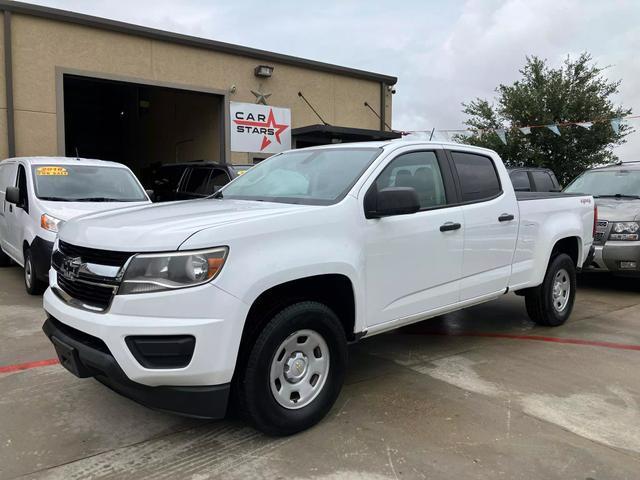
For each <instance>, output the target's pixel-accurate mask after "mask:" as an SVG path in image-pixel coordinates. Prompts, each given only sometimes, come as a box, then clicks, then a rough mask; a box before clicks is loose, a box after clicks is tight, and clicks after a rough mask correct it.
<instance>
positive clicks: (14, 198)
mask: <svg viewBox="0 0 640 480" xmlns="http://www.w3.org/2000/svg"><path fill="white" fill-rule="evenodd" d="M4 198H5V200H6V201H7V202H9V203H13V204H14V205H16V206H17V207H19V206H20V205H19V203H20V189H19V188H18V187H7V191H6V193H5V197H4Z"/></svg>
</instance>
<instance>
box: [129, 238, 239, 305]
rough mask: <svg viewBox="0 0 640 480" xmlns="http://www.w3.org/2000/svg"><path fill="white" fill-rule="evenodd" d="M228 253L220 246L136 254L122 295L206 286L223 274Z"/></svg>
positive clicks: (130, 265)
mask: <svg viewBox="0 0 640 480" xmlns="http://www.w3.org/2000/svg"><path fill="white" fill-rule="evenodd" d="M228 252H229V249H228V248H227V247H218V248H213V249H210V250H197V251H186V252H175V253H151V254H140V255H136V256H135V257H133V258H132V259H131V261H130V262H129V265H128V266H127V269H126V270H125V272H124V277H123V279H122V285H121V287H120V289H119V290H118V294H122V295H126V294H131V293H150V292H161V291H164V290H175V289H178V288H186V287H195V286H196V285H202V284H203V283H206V282H209V281H211V280H213V279H214V278H215V277H216V276H217V275H218V273H220V270H222V266H223V265H224V262H225V260H226V258H227V253H228Z"/></svg>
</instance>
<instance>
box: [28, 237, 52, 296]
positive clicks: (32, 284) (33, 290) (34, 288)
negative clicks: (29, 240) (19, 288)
mask: <svg viewBox="0 0 640 480" xmlns="http://www.w3.org/2000/svg"><path fill="white" fill-rule="evenodd" d="M24 288H25V289H26V290H27V293H28V294H29V295H41V294H42V292H44V291H45V289H46V288H47V285H46V284H45V283H44V282H43V281H42V280H40V279H39V278H38V276H37V273H36V266H35V265H34V264H33V257H32V255H31V250H29V249H28V248H27V249H26V250H25V251H24Z"/></svg>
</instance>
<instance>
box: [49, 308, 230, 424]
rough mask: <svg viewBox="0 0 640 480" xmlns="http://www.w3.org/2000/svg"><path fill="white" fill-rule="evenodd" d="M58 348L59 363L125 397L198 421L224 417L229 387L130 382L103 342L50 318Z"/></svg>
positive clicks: (52, 335)
mask: <svg viewBox="0 0 640 480" xmlns="http://www.w3.org/2000/svg"><path fill="white" fill-rule="evenodd" d="M42 329H43V331H44V333H45V334H46V335H47V337H49V339H50V340H51V342H52V343H53V344H54V346H55V348H56V352H57V353H58V358H59V359H60V363H61V364H62V365H63V366H64V367H65V368H67V369H68V370H69V371H71V372H72V373H73V374H74V375H76V376H78V377H80V378H85V377H95V378H96V379H97V380H98V381H100V382H101V383H103V384H105V385H106V386H108V387H110V388H111V389H112V390H114V391H116V392H118V393H119V394H121V395H124V396H125V397H128V398H131V399H132V400H135V401H136V402H138V403H140V404H142V405H145V406H148V407H151V408H155V409H158V410H163V411H167V412H172V413H178V414H181V415H187V416H190V417H198V418H222V417H224V415H225V413H226V411H227V401H228V398H229V391H230V385H229V384H228V383H227V384H223V385H211V386H177V387H175V386H174V387H172V386H156V387H150V386H147V385H142V384H140V383H136V382H133V381H131V380H130V379H129V378H128V377H127V375H125V373H124V372H123V371H122V369H121V368H120V366H119V365H118V362H116V360H115V358H114V357H113V355H111V352H110V351H109V349H108V347H107V346H106V344H105V343H104V342H102V341H101V340H100V339H98V338H96V337H93V336H91V335H88V334H86V333H84V332H80V331H79V330H76V329H74V328H71V327H69V326H66V325H64V324H63V323H61V322H59V321H58V320H56V319H55V318H53V317H49V318H48V319H47V320H46V322H45V323H44V325H43V327H42Z"/></svg>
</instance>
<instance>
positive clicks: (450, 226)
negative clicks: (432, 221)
mask: <svg viewBox="0 0 640 480" xmlns="http://www.w3.org/2000/svg"><path fill="white" fill-rule="evenodd" d="M460 228H462V225H460V224H459V223H454V222H447V223H445V224H444V225H440V231H441V232H450V231H451V230H459V229H460Z"/></svg>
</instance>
